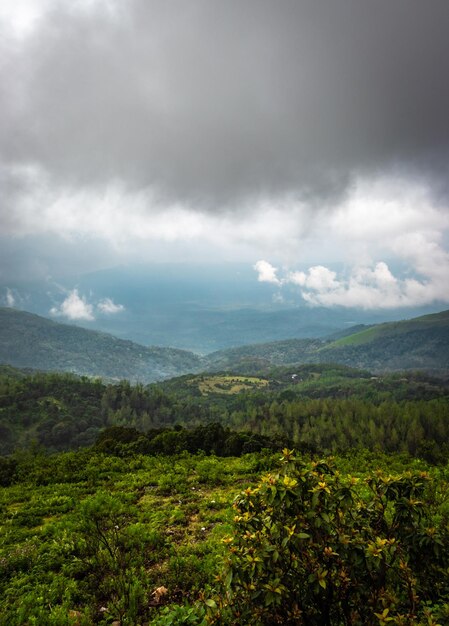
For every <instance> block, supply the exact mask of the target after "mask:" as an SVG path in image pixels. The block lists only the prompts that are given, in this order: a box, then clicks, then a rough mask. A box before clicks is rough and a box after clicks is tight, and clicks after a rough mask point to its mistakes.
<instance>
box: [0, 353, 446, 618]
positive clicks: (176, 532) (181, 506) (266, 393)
mask: <svg viewBox="0 0 449 626" xmlns="http://www.w3.org/2000/svg"><path fill="white" fill-rule="evenodd" d="M448 416H449V387H448V384H447V383H446V382H445V381H444V380H442V379H440V378H433V377H431V376H429V375H426V374H421V373H416V372H409V373H400V374H399V373H398V374H388V375H382V376H373V375H372V374H371V373H370V372H369V371H367V370H358V369H355V368H350V367H346V366H344V365H338V364H331V365H324V364H307V365H304V364H303V365H295V366H291V365H288V366H273V365H271V364H270V363H264V364H263V365H261V366H260V368H259V370H258V372H253V374H252V375H251V374H247V375H246V374H245V375H244V374H234V373H232V372H224V373H223V372H221V373H215V374H211V373H206V374H191V375H184V376H182V377H179V378H175V379H170V380H167V381H164V382H161V383H158V384H150V385H146V386H145V385H143V384H140V383H138V384H135V385H133V384H131V383H130V382H128V381H121V382H119V383H115V384H107V383H106V382H104V381H102V380H100V379H96V380H92V379H89V378H87V377H80V376H76V375H74V374H56V373H53V374H49V373H30V372H27V371H21V370H15V369H14V368H12V367H10V366H5V367H3V368H1V371H0V435H1V436H0V445H1V446H2V448H1V453H2V454H3V455H4V456H1V457H0V626H22V625H23V626H25V625H27V626H28V625H30V626H47V625H48V626H60V625H61V626H70V625H71V626H90V625H92V624H99V625H101V626H107V625H110V624H113V625H114V626H119V625H120V626H122V625H123V626H125V625H132V626H137V625H140V626H147V625H150V624H151V625H154V626H169V625H170V626H171V625H174V626H177V625H178V626H181V625H184V624H191V625H195V626H208V625H210V626H212V625H214V624H216V625H217V626H270V625H272V624H286V625H287V626H288V625H292V626H293V625H298V626H321V625H324V626H325V625H330V626H344V625H346V626H348V625H352V626H361V625H365V624H366V625H368V626H380V625H382V624H391V625H392V626H412V625H414V624H417V625H418V626H437V625H438V624H439V625H440V626H443V624H446V623H448V620H449V583H448V580H449V579H448V572H449V419H448ZM282 448H286V449H285V450H284V452H283V454H282V456H281V452H280V451H281V449H282ZM287 448H288V449H287ZM292 448H295V449H296V450H297V452H296V453H293V452H291V451H290V450H289V449H292ZM330 454H333V458H331V457H329V455H330ZM267 472H268V474H267ZM424 557H425V558H424Z"/></svg>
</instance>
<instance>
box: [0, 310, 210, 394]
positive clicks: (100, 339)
mask: <svg viewBox="0 0 449 626" xmlns="http://www.w3.org/2000/svg"><path fill="white" fill-rule="evenodd" d="M0 363H7V364H9V365H14V366H16V367H29V368H34V369H39V370H51V371H55V370H56V371H66V372H73V373H76V374H83V375H88V376H101V377H103V378H106V379H115V380H121V379H125V378H126V379H129V380H133V381H138V380H140V381H145V382H151V381H154V380H161V379H162V378H169V377H171V376H176V375H177V374H181V373H183V372H186V371H197V370H198V369H200V363H201V361H200V358H199V357H198V356H197V355H195V354H193V353H192V352H187V351H185V350H177V349H174V348H158V347H151V348H147V347H145V346H141V345H138V344H136V343H133V342H132V341H125V340H122V339H118V338H117V337H114V336H113V335H107V334H105V333H100V332H97V331H92V330H86V329H84V328H79V327H77V326H72V325H69V324H59V323H57V322H53V321H52V320H49V319H46V318H44V317H40V316H38V315H33V314H31V313H26V312H24V311H18V310H15V309H9V308H0Z"/></svg>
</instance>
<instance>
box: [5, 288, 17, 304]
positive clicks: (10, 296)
mask: <svg viewBox="0 0 449 626" xmlns="http://www.w3.org/2000/svg"><path fill="white" fill-rule="evenodd" d="M5 300H6V306H8V307H13V306H15V304H16V299H15V297H14V294H13V292H12V291H11V289H10V288H9V287H7V288H6V296H5Z"/></svg>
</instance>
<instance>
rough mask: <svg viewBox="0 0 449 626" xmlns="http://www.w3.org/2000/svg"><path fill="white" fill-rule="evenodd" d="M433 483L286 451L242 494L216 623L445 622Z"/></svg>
mask: <svg viewBox="0 0 449 626" xmlns="http://www.w3.org/2000/svg"><path fill="white" fill-rule="evenodd" d="M428 483H429V478H428V476H427V475H426V474H425V473H418V474H411V473H407V474H402V475H397V476H387V475H385V474H383V473H381V472H375V473H374V474H372V475H370V476H369V477H368V478H367V479H366V481H365V482H363V483H360V484H359V485H357V479H355V478H350V477H348V478H347V479H346V480H343V479H342V477H341V476H340V475H339V474H338V472H335V471H334V470H333V468H332V465H331V464H330V463H329V462H324V461H320V462H308V463H306V462H304V461H302V460H300V459H297V458H295V456H294V454H293V453H292V452H290V451H288V450H284V455H283V467H282V469H281V471H279V472H278V473H271V474H268V475H266V476H265V477H264V478H263V479H262V481H261V482H260V483H259V485H258V486H257V487H256V488H255V489H246V490H245V491H244V492H243V493H242V494H241V495H240V496H239V497H238V498H237V499H236V501H235V504H234V507H235V511H236V516H235V533H234V536H233V537H229V538H226V539H224V541H225V542H227V543H229V554H228V557H227V560H226V566H225V570H224V571H223V573H222V575H221V576H220V581H221V585H222V586H221V592H220V595H219V596H218V597H217V599H216V601H215V600H212V599H211V600H209V601H208V602H207V605H208V606H209V607H210V613H211V615H210V620H211V622H212V623H220V624H233V625H237V624H238V625H239V626H242V625H249V624H251V626H261V625H274V624H284V625H293V624H295V625H301V624H307V625H313V626H325V625H331V624H332V625H338V624H353V625H356V624H357V625H360V624H369V625H371V624H373V625H374V624H376V625H377V624H385V623H387V622H388V623H389V624H392V625H394V624H397V625H398V626H399V625H406V624H407V625H411V624H420V623H422V624H424V623H425V624H437V622H436V621H433V620H434V617H435V618H436V616H438V615H440V614H441V613H443V612H444V611H447V605H446V606H445V605H444V603H445V602H446V603H447V601H448V598H449V578H448V576H447V571H448V566H449V536H448V526H447V519H445V518H444V516H443V517H441V516H440V517H438V518H437V517H436V508H437V504H436V503H435V502H434V501H433V500H432V490H431V489H428V488H427V487H428ZM436 519H438V520H439V522H438V523H437V522H436V521H435V520H436ZM430 605H432V606H433V611H432V610H430V609H429V608H428V607H429V606H430ZM432 616H434V617H432ZM440 618H441V615H440ZM445 619H447V616H446V618H445ZM445 623H447V622H445Z"/></svg>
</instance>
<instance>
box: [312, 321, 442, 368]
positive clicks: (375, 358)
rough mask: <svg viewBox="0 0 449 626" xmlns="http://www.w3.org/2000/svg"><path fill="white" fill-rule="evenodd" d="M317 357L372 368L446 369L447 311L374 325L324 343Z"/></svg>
mask: <svg viewBox="0 0 449 626" xmlns="http://www.w3.org/2000/svg"><path fill="white" fill-rule="evenodd" d="M319 359H320V360H321V361H323V360H326V361H332V362H334V361H335V362H337V363H342V364H345V365H349V364H351V365H352V366H353V367H369V368H370V369H374V370H389V371H393V370H398V369H421V370H427V371H448V370H449V311H442V312H441V313H434V314H431V315H424V316H422V317H416V318H413V319H411V320H405V321H402V322H390V323H385V324H377V325H375V326H372V327H370V328H367V329H365V330H362V331H360V332H356V333H353V334H351V335H348V336H346V337H342V338H340V339H337V340H336V341H333V342H331V343H330V344H327V345H326V346H324V347H323V348H322V349H321V350H320V351H319Z"/></svg>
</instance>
